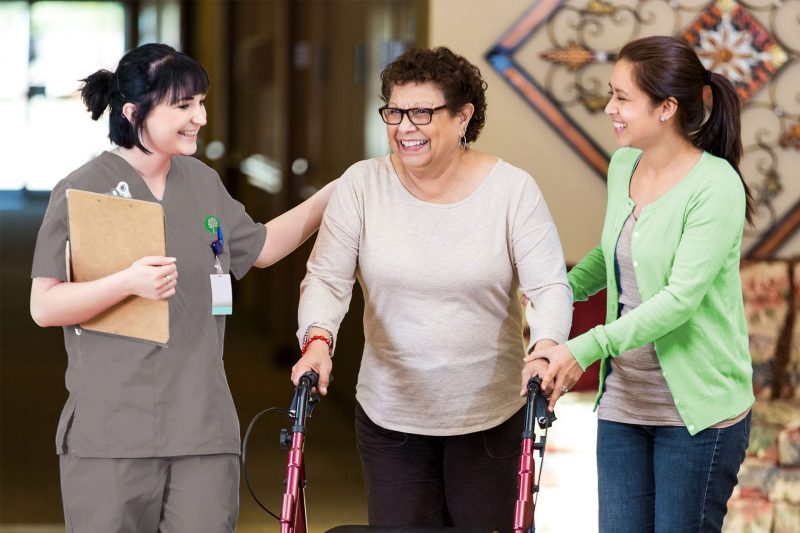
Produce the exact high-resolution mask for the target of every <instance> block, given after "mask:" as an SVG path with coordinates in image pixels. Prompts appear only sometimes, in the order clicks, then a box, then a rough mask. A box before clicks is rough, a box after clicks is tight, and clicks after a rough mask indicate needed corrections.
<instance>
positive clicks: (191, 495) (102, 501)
mask: <svg viewBox="0 0 800 533" xmlns="http://www.w3.org/2000/svg"><path fill="white" fill-rule="evenodd" d="M59 460H60V465H61V494H62V499H63V502H64V520H65V522H66V526H67V533H72V532H78V533H114V532H116V533H123V532H124V533H156V532H161V533H205V532H207V533H222V532H230V533H233V531H234V530H235V529H236V519H237V517H238V514H239V457H238V456H237V455H234V454H218V455H190V456H185V457H159V458H145V459H100V458H86V457H76V456H74V455H61V456H60V458H59Z"/></svg>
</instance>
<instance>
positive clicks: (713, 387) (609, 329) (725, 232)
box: [567, 148, 754, 435]
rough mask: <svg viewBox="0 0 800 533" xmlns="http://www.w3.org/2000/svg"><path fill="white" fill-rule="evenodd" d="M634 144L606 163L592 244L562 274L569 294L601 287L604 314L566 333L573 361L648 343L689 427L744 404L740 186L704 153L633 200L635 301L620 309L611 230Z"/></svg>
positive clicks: (623, 198)
mask: <svg viewBox="0 0 800 533" xmlns="http://www.w3.org/2000/svg"><path fill="white" fill-rule="evenodd" d="M641 153H642V152H641V151H640V150H636V149H632V148H622V149H620V150H618V151H617V152H616V153H615V154H614V155H613V157H612V158H611V162H610V164H609V169H608V206H607V208H606V217H605V222H604V225H603V234H602V237H601V241H600V246H598V247H597V248H595V249H593V250H592V251H591V252H589V253H588V254H587V255H586V257H584V258H583V259H582V260H581V261H580V262H579V263H578V264H577V265H576V266H575V268H573V269H572V271H571V272H570V273H569V281H570V285H571V286H572V291H573V293H574V297H575V300H576V301H580V300H585V299H587V298H588V297H589V296H591V295H592V294H594V293H596V292H598V291H600V290H601V289H603V288H607V289H608V291H607V294H608V302H607V304H606V323H605V325H602V326H597V327H595V328H593V329H591V330H590V331H587V332H586V333H584V334H583V335H580V336H578V337H576V338H574V339H572V340H570V341H568V342H567V346H568V347H569V349H570V351H571V352H572V354H573V355H574V356H575V358H576V359H577V361H578V363H579V364H580V366H581V368H583V369H586V367H587V366H589V365H590V364H591V363H593V362H594V361H596V360H598V359H600V360H601V367H600V388H599V391H598V394H597V398H596V400H595V408H596V407H597V403H598V402H599V401H600V396H601V395H602V391H603V383H604V381H605V376H606V370H607V363H608V357H609V356H610V357H615V356H617V355H619V354H620V353H622V352H624V351H626V350H630V349H632V348H636V347H638V346H643V345H645V344H647V343H649V342H654V343H655V349H656V353H657V355H658V361H659V363H660V365H661V369H662V372H663V374H664V378H665V379H666V381H667V385H669V389H670V391H671V392H672V396H673V398H674V399H675V407H677V409H678V412H679V413H680V415H681V418H682V419H683V421H684V423H685V424H686V428H687V429H688V430H689V433H690V434H692V435H694V434H696V433H698V432H700V431H702V430H703V429H706V428H708V427H710V426H712V425H714V424H716V423H718V422H720V421H722V420H727V419H729V418H732V417H735V416H737V415H739V414H741V413H742V412H744V411H745V410H747V409H748V408H749V407H750V406H751V405H752V403H753V401H754V397H753V387H752V362H751V359H750V351H749V345H748V338H747V327H746V324H745V318H744V304H743V302H742V286H741V280H740V277H739V257H740V248H741V241H742V232H743V230H744V220H745V218H744V216H745V195H744V188H743V187H742V183H741V180H740V179H739V176H738V175H737V173H736V171H735V170H734V169H733V168H732V167H731V166H730V165H729V164H728V162H727V161H725V160H724V159H721V158H718V157H715V156H713V155H711V154H709V153H706V152H704V153H703V154H702V156H701V157H700V160H699V161H698V162H697V164H696V165H695V166H694V168H693V169H692V170H691V171H690V172H689V173H688V174H687V175H686V176H685V177H684V178H683V179H682V180H681V181H680V182H678V183H677V184H676V185H675V186H674V187H673V188H672V189H670V190H669V191H668V192H667V193H666V194H664V195H663V196H662V197H661V198H659V199H658V200H656V201H655V202H653V203H652V204H650V205H648V206H646V207H644V208H643V209H642V212H641V215H640V216H639V220H638V221H637V223H636V226H635V227H634V231H633V236H632V243H631V255H632V259H633V266H634V270H635V273H636V281H637V283H638V284H639V292H640V293H641V296H642V304H641V305H640V306H639V307H637V308H636V309H634V310H632V311H631V312H630V313H627V314H626V315H625V316H623V317H619V310H618V304H619V301H618V300H619V289H618V287H617V277H616V273H615V272H616V269H615V260H614V255H615V249H616V245H617V239H618V238H619V234H620V232H621V230H622V226H623V224H624V223H625V220H626V219H627V218H628V216H629V215H630V214H631V211H633V208H634V202H633V200H631V198H630V196H629V192H628V191H629V185H630V179H631V174H632V173H633V169H634V168H635V166H636V163H637V161H638V160H639V157H640V156H641Z"/></svg>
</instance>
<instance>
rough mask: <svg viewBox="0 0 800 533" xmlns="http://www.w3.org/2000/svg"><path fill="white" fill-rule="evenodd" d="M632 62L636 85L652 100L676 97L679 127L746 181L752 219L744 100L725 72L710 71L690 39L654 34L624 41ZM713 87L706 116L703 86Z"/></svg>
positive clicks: (748, 213) (623, 57)
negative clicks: (745, 172) (744, 163)
mask: <svg viewBox="0 0 800 533" xmlns="http://www.w3.org/2000/svg"><path fill="white" fill-rule="evenodd" d="M618 59H619V60H625V61H628V62H629V63H630V64H631V65H632V67H633V75H634V79H635V80H636V84H637V85H638V86H639V87H640V88H641V89H642V90H643V91H644V92H646V93H647V94H648V95H649V97H650V100H651V101H652V102H653V103H654V104H659V103H661V102H663V101H664V100H666V99H668V98H670V97H672V98H674V99H675V100H677V102H678V110H677V124H678V128H679V131H680V132H681V133H682V134H683V136H684V137H685V138H686V139H688V140H689V141H690V142H691V143H692V144H694V145H695V146H697V147H698V148H700V149H702V150H705V151H707V152H710V153H711V154H714V155H715V156H717V157H722V158H724V159H726V160H727V161H728V163H730V164H731V166H732V167H733V168H734V170H736V172H737V173H738V174H739V178H740V179H741V180H742V185H743V186H744V191H745V195H746V200H747V206H746V211H745V217H746V218H747V222H749V223H750V224H752V223H753V198H752V194H751V192H750V188H749V187H748V186H747V183H746V182H745V181H744V177H743V176H742V172H741V171H740V170H739V160H740V159H741V157H742V123H741V116H740V113H741V102H740V100H739V94H738V93H737V92H736V89H735V88H734V86H733V84H732V83H731V82H730V81H728V79H727V78H725V76H721V75H719V74H716V73H713V72H711V71H708V70H706V68H705V67H704V66H703V64H702V63H701V62H700V58H698V57H697V54H696V53H695V51H694V50H693V49H692V47H691V46H689V44H688V43H687V42H686V41H683V40H681V39H677V38H675V37H666V36H653V37H645V38H642V39H637V40H635V41H631V42H629V43H628V44H626V45H625V46H624V47H623V48H622V50H620V52H619V55H618ZM704 85H709V86H710V87H711V97H712V98H711V99H712V102H711V109H710V111H709V115H708V118H707V119H706V120H705V122H703V119H704V118H705V106H704V104H703V86H704Z"/></svg>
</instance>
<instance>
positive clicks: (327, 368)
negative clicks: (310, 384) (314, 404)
mask: <svg viewBox="0 0 800 533" xmlns="http://www.w3.org/2000/svg"><path fill="white" fill-rule="evenodd" d="M332 369H333V360H332V359H331V352H330V349H329V348H328V345H327V343H324V342H322V341H315V342H312V343H311V344H309V345H308V349H307V350H306V353H304V354H303V355H302V357H300V360H299V361H297V363H295V365H294V366H293V367H292V383H294V384H295V386H297V383H298V381H299V380H300V376H302V375H303V374H305V373H306V372H308V371H310V370H313V371H314V372H316V373H317V374H319V381H318V382H317V390H318V391H319V393H320V394H321V395H322V396H325V395H326V394H328V383H330V376H331V370H332Z"/></svg>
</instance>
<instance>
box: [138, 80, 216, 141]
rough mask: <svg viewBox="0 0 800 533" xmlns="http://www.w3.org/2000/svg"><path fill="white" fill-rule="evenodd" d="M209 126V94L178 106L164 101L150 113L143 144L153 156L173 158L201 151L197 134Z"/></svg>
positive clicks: (184, 99) (144, 131)
mask: <svg viewBox="0 0 800 533" xmlns="http://www.w3.org/2000/svg"><path fill="white" fill-rule="evenodd" d="M205 124H206V108H205V95H204V94H198V95H195V96H191V97H187V98H183V99H181V100H178V101H177V102H175V103H174V104H171V103H167V102H162V103H160V104H158V105H156V106H155V107H153V109H152V111H150V113H149V114H148V116H147V118H146V119H145V123H144V128H143V129H142V143H143V144H144V146H145V147H146V148H147V149H148V150H150V151H151V152H153V153H156V154H161V155H166V156H169V157H171V156H173V155H192V154H194V153H195V152H196V151H197V134H198V132H199V131H200V128H202V127H203V126H205Z"/></svg>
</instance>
